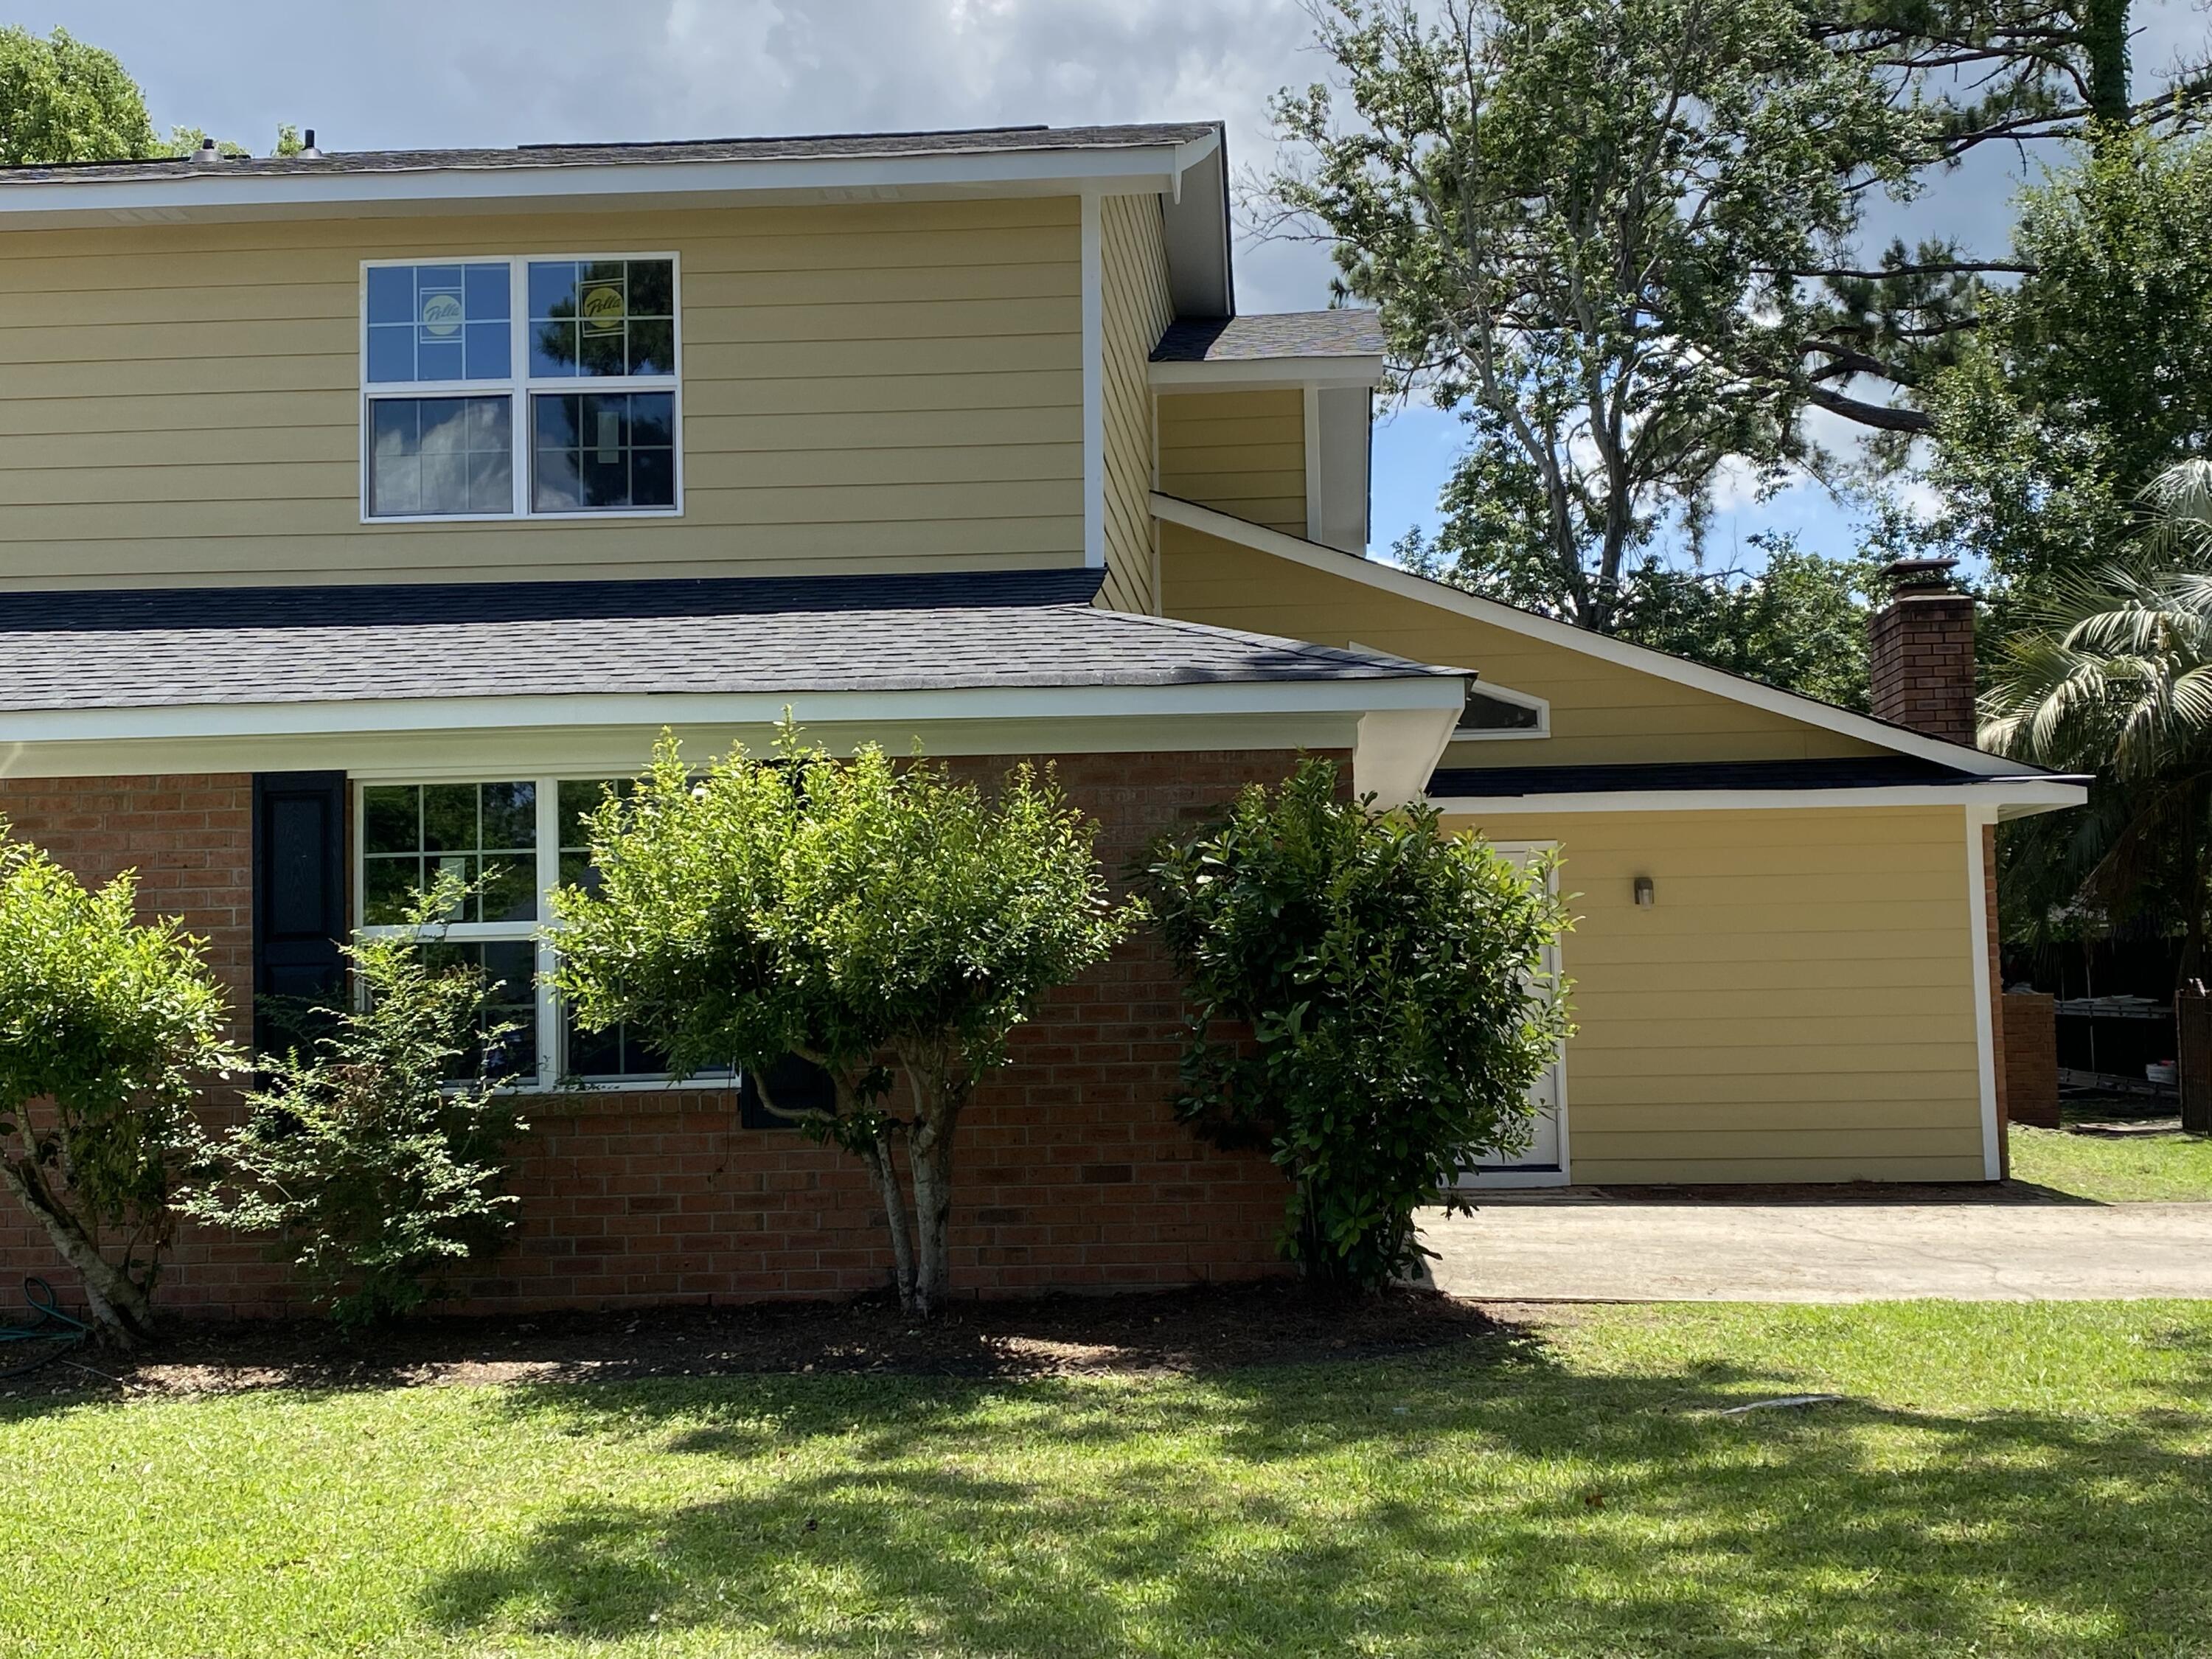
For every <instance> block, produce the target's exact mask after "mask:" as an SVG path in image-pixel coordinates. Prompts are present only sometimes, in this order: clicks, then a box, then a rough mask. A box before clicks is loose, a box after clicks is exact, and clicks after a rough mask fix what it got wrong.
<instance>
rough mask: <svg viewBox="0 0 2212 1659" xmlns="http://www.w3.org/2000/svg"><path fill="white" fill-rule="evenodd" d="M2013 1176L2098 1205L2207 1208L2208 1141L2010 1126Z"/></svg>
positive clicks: (2211, 1148) (2211, 1160)
mask: <svg viewBox="0 0 2212 1659" xmlns="http://www.w3.org/2000/svg"><path fill="white" fill-rule="evenodd" d="M2012 1175H2013V1179H2014V1180H2015V1181H2026V1182H2033V1184H2034V1185H2036V1186H2039V1187H2050V1188H2054V1189H2056V1190H2057V1191H2059V1192H2062V1193H2070V1194H2074V1195H2075V1197H2077V1198H2087V1199H2093V1200H2096V1201H2097V1202H2098V1203H2100V1204H2148V1203H2160V1202H2163V1203H2177V1202H2179V1203H2198V1204H2203V1203H2212V1139H2206V1138H2205V1137H2204V1136H2203V1135H2185V1134H2179V1133H2175V1134H2161V1135H2128V1136H2121V1137H2115V1138H2112V1139H2106V1138H2104V1137H2100V1136H2097V1135H2074V1134H2068V1133H2066V1132H2065V1131H2064V1130H2063V1129H2030V1128H2026V1127H2021V1126H2020V1125H2018V1124H2015V1125H2014V1126H2013V1129H2012Z"/></svg>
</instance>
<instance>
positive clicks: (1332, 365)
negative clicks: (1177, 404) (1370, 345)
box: [1145, 356, 1389, 392]
mask: <svg viewBox="0 0 2212 1659" xmlns="http://www.w3.org/2000/svg"><path fill="white" fill-rule="evenodd" d="M1145 377H1146V379H1147V380H1150V381H1151V382H1152V388H1153V390H1154V391H1157V392H1249V391H1252V390H1254V389H1255V388H1261V387H1267V386H1308V387H1311V388H1313V389H1315V390H1320V389H1321V388H1322V387H1327V386H1352V387H1358V388H1359V389H1361V390H1365V391H1372V390H1373V389H1374V388H1375V387H1376V386H1382V385H1383V384H1385V383H1386V381H1387V380H1388V379H1389V375H1388V374H1386V372H1385V370H1384V367H1383V359H1382V358H1380V357H1352V356H1329V357H1219V358H1209V359H1207V360H1206V362H1195V363H1194V362H1164V363H1152V364H1148V365H1147V366H1146V369H1145Z"/></svg>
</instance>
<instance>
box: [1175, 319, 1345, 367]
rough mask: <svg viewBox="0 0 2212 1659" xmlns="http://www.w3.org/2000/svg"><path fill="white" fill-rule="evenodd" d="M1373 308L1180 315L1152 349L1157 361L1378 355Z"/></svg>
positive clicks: (1200, 361) (1253, 359)
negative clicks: (1260, 314) (1245, 315)
mask: <svg viewBox="0 0 2212 1659" xmlns="http://www.w3.org/2000/svg"><path fill="white" fill-rule="evenodd" d="M1382 355H1383V324H1382V320H1381V319H1380V318H1379V317H1377V315H1376V313H1374V312H1371V311H1284V312H1277V313H1273V314H1272V315H1267V316H1261V317H1178V318H1176V319H1175V321H1173V322H1172V323H1170V324H1169V325H1168V327H1167V332H1165V333H1164V334H1163V335H1161V336H1160V343H1158V345H1156V346H1154V347H1153V348H1152V361H1153V362H1156V363H1224V362H1255V361H1257V360H1260V359H1263V358H1268V357H1379V356H1382Z"/></svg>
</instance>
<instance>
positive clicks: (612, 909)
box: [553, 727, 1133, 1314]
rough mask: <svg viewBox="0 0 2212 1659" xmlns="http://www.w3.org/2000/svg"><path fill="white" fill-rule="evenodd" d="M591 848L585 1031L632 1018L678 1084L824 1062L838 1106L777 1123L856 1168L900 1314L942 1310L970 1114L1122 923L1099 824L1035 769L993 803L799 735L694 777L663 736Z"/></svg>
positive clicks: (566, 970) (581, 931)
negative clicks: (794, 1058) (846, 757)
mask: <svg viewBox="0 0 2212 1659" xmlns="http://www.w3.org/2000/svg"><path fill="white" fill-rule="evenodd" d="M590 836H591V846H592V863H593V866H595V869H596V872H597V881H596V884H595V885H594V886H592V887H591V888H588V889H587V888H582V887H572V888H567V889H564V890H562V891H561V892H560V893H558V894H556V896H555V898H554V902H553V908H554V913H555V915H556V916H558V918H559V919H560V921H561V922H562V926H563V932H562V935H561V968H560V983H561V990H562V995H563V996H564V997H565V998H567V999H568V1003H569V1006H572V1007H573V1008H574V1010H575V1012H576V1017H577V1018H578V1020H579V1021H580V1023H582V1024H584V1025H585V1026H586V1028H587V1029H594V1030H596V1029H603V1028H604V1027H605V1026H608V1025H611V1024H615V1023H616V1022H617V1021H626V1022H629V1024H630V1025H631V1026H632V1027H633V1029H636V1030H642V1031H644V1032H645V1033H647V1034H648V1035H649V1036H651V1037H652V1038H653V1041H654V1042H656V1043H658V1044H659V1046H660V1047H661V1048H663V1049H664V1050H665V1052H666V1053H667V1054H668V1055H669V1056H670V1061H671V1069H672V1070H674V1071H675V1072H677V1073H678V1074H679V1075H681V1074H687V1073H693V1072H697V1071H702V1070H708V1069H711V1068H714V1067H716V1066H724V1065H727V1064H730V1063H732V1062H734V1063H735V1064H737V1065H738V1066H743V1067H745V1068H746V1069H748V1070H750V1071H751V1072H752V1073H753V1074H754V1077H755V1079H757V1080H760V1079H765V1077H766V1076H767V1075H768V1074H769V1070H770V1068H771V1067H772V1066H775V1063H776V1062H777V1061H778V1060H781V1059H782V1058H783V1057H784V1056H785V1055H786V1054H798V1055H799V1056H800V1057H801V1058H802V1059H805V1060H811V1061H812V1062H813V1063H814V1064H815V1065H817V1066H820V1067H822V1069H823V1070H824V1071H825V1072H827V1073H829V1080H830V1083H831V1085H833V1087H834V1091H835V1105H834V1107H832V1108H830V1109H823V1110H809V1111H805V1112H794V1111H792V1110H790V1109H789V1108H788V1107H787V1108H785V1109H784V1111H785V1115H789V1116H792V1117H793V1118H795V1119H796V1120H797V1121H799V1123H800V1125H801V1127H805V1129H807V1130H808V1131H809V1132H810V1133H813V1134H814V1135H816V1136H817V1137H818V1138H820V1139H825V1140H829V1141H832V1142H834V1143H836V1145H838V1146H842V1147H843V1148H845V1149H846V1150H847V1151H848V1152H853V1153H854V1154H856V1155H857V1156H859V1157H860V1158H861V1160H862V1161H863V1163H864V1164H866V1167H867V1170H868V1174H869V1177H870V1179H871V1180H872V1182H874V1183H875V1187H876V1191H877V1194H878V1197H879V1198H880V1199H881V1200H883V1203H884V1212H885V1215H886V1217H887V1218H888V1220H889V1222H890V1238H891V1249H892V1255H893V1259H894V1261H895V1263H896V1273H897V1280H898V1288H899V1295H900V1299H901V1301H902V1304H904V1305H905V1307H906V1308H907V1309H908V1310H909V1311H911V1312H914V1313H917V1314H927V1313H929V1312H931V1311H933V1310H934V1309H936V1308H937V1307H938V1306H939V1304H940V1303H941V1302H942V1300H943V1298H944V1297H945V1293H946V1291H947V1289H948V1288H949V1279H948V1274H949V1258H948V1255H947V1249H946V1231H947V1223H948V1220H949V1218H950V1216H951V1202H952V1200H951V1173H952V1146H953V1136H954V1131H955V1130H956V1129H957V1127H958V1124H959V1119H960V1114H961V1110H962V1109H963V1107H964V1106H965V1105H966V1104H967V1102H968V1099H969V1096H970V1094H971V1093H972V1092H973V1091H974V1090H975V1085H976V1084H977V1082H978V1081H980V1080H981V1078H982V1077H983V1075H984V1073H987V1072H988V1071H990V1070H991V1069H992V1068H993V1067H994V1066H1001V1065H1003V1064H1005V1063H1006V1041H1007V1038H1008V1036H1009V1035H1010V1034H1011V1033H1012V1030H1013V1028H1014V1027H1015V1026H1017V1025H1018V1024H1021V1023H1022V1022H1023V1021H1024V1020H1026V1019H1027V1018H1029V1017H1030V1013H1031V1012H1032V1011H1033V1010H1034V1009H1035V1007H1036V1003H1037V1000H1038V999H1039V998H1040V997H1042V995H1043V994H1045V993H1046V992H1047V991H1048V990H1050V989H1051V988H1052V987H1054V986H1055V985H1060V984H1063V983H1065V982H1066V981H1069V980H1071V979H1073V978H1074V977H1075V976H1076V975H1078V974H1079V973H1081V972H1082V971H1083V970H1084V969H1086V968H1088V967H1090V966H1091V964H1092V963H1096V962H1097V961H1099V960H1100V959H1102V958H1103V957H1104V956H1105V955H1106V953H1107V951H1109V949H1111V948H1112V946H1113V945H1114V943H1115V940H1117V939H1120V938H1121V935H1122V933H1124V932H1125V931H1126V930H1127V927H1128V926H1129V922H1130V920H1131V917H1132V914H1133V913H1132V911H1131V910H1130V909H1129V908H1127V907H1123V908H1118V909H1117V908H1115V907H1114V906H1113V905H1112V904H1110V903H1109V901H1108V899H1107V896H1106V890H1105V883H1104V880H1103V877H1102V876H1101V875H1100V872H1099V870H1098V866H1097V859H1096V857H1095V856H1094V854H1093V852H1092V830H1091V825H1090V824H1089V823H1086V822H1085V820H1084V819H1083V817H1081V815H1080V814H1079V813H1077V812H1075V811H1073V810H1071V809H1070V808H1069V807H1068V805H1066V801H1065V800H1064V799H1062V798H1061V796H1060V792H1059V790H1058V788H1057V787H1055V786H1054V782H1053V781H1052V779H1051V777H1050V775H1046V776H1043V777H1042V778H1040V777H1039V776H1037V775H1035V774H1033V773H1032V772H1030V769H1028V768H1026V767H1022V768H1018V769H1015V770H1014V771H1013V772H1012V773H1011V774H1009V775H1007V776H1006V779H1005V780H1004V781H1002V782H1001V784H1000V787H999V788H998V789H997V791H996V792H995V793H994V794H992V795H990V796H986V795H985V794H984V793H982V792H981V791H980V790H978V789H976V788H975V787H974V786H973V785H971V784H968V783H963V782H957V781H954V780H953V778H952V777H951V775H949V774H948V773H947V772H946V770H945V768H944V767H942V766H941V765H938V764H935V763H931V762H927V761H923V760H920V759H915V760H911V761H902V762H894V761H892V760H891V759H890V757H888V756H886V755H885V754H884V752H883V751H882V750H879V749H877V748H875V747H873V746H869V747H866V748H863V749H862V750H860V752H859V753H858V754H856V755H855V756H854V757H853V758H852V759H851V760H850V761H840V760H837V759H836V758H834V757H831V756H829V754H827V753H825V752H823V751H822V750H811V749H804V748H801V747H800V746H799V743H798V739H797V736H796V734H795V732H793V731H792V730H791V729H790V728H789V727H787V728H786V730H785V732H784V736H783V738H782V742H781V748H780V750H779V754H778V756H777V758H776V759H775V760H774V761H772V762H768V763H757V762H754V761H752V760H750V759H749V758H748V757H746V756H745V754H744V750H737V751H736V752H734V753H732V755H731V756H730V757H728V758H727V759H726V760H722V761H720V762H717V763H715V764H714V766H713V767H712V768H711V769H709V770H708V772H707V773H706V775H704V776H703V777H697V778H695V777H693V776H692V775H690V773H688V772H687V771H686V769H685V768H684V763H683V761H682V759H681V757H679V755H678V751H677V747H676V744H675V741H674V739H673V738H663V739H662V741H661V744H660V746H659V750H657V751H656V753H655V756H654V759H653V768H652V769H651V771H649V772H648V773H647V774H646V775H644V776H643V777H641V778H640V779H639V780H638V781H637V783H636V786H635V788H634V789H633V790H632V791H631V792H630V793H629V794H627V795H625V796H623V797H620V798H614V797H610V798H609V799H607V800H606V801H605V802H604V803H603V804H602V805H600V807H599V810H598V811H596V812H595V813H593V814H592V817H591V819H590ZM763 1099H764V1100H766V1103H767V1104H768V1105H769V1109H771V1110H775V1109H777V1107H776V1103H775V1101H774V1100H772V1099H768V1098H767V1097H766V1094H765V1090H764V1089H763ZM899 1153H903V1154H904V1162H905V1164H906V1168H907V1170H908V1178H909V1179H910V1181H911V1182H912V1186H913V1198H912V1202H911V1204H909V1203H908V1199H907V1196H906V1193H905V1190H904V1188H902V1185H901V1180H900V1173H899V1163H900V1158H899V1157H898V1156H897V1155H898V1154H899ZM909 1215H910V1216H911V1221H909Z"/></svg>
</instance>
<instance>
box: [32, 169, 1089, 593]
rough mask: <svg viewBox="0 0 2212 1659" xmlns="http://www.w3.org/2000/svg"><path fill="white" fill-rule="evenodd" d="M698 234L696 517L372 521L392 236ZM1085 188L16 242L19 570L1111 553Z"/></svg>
mask: <svg viewBox="0 0 2212 1659" xmlns="http://www.w3.org/2000/svg"><path fill="white" fill-rule="evenodd" d="M671 248H672V249H674V250H676V251H677V252H678V254H679V256H680V258H681V268H682V291H683V306H684V311H683V317H682V319H681V337H682V352H683V359H684V396H683V408H684V515H683V516H682V517H681V518H680V519H677V520H639V519H618V520H609V521H607V522H605V523H592V522H585V523H559V524H555V523H528V522H507V523H499V522H493V523H483V524H469V525H408V524H380V525H374V526H364V525H362V523H360V521H359V520H360V498H359V447H360V429H359V428H360V415H359V409H360V386H359V384H358V369H357V364H358V338H359V327H360V319H359V304H360V301H359V267H360V263H361V261H362V260H363V259H370V258H374V259H384V258H414V257H423V258H464V257H467V256H469V255H500V254H508V253H529V252H559V253H575V252H598V251H606V252H649V251H659V250H663V249H671ZM1080 289H1081V271H1080V228H1079V222H1078V217H1077V204H1075V203H1074V202H1073V200H1046V201H1018V202H975V203H957V204H955V203H940V204H871V205H865V206H861V205H854V206H832V207H816V208H773V209H769V208H762V209H747V210H727V211H716V212H687V213H654V214H640V215H625V214H607V215H592V216H580V215H570V216H527V217H525V216H516V217H513V218H495V219H462V218H458V217H456V218H444V219H424V220H404V221H389V222H364V221H359V220H353V221H331V222H307V223H293V224H285V225H276V224H261V225H212V226H173V227H145V228H129V229H114V230H104V231H42V232H28V233H15V234H9V235H8V236H6V237H5V238H0V582H4V583H7V584H9V585H15V586H82V585H85V584H87V583H104V584H110V585H115V586H133V585H143V584H147V583H149V582H174V581H184V582H251V581H270V580H280V581H281V580H301V581H341V580H343V581H356V580H363V579H364V578H367V579H370V580H374V579H377V578H380V577H391V578H394V579H401V580H404V579H410V578H411V579H421V578H423V577H448V578H449V577H452V576H454V575H460V574H465V575H474V576H481V577H489V578H500V577H530V576H545V575H590V576H603V575H697V574H744V573H747V572H753V571H759V572H771V571H779V570H793V569H799V568H810V569H820V568H833V569H852V570H870V569H876V570H881V569H913V568H930V567H945V566H958V567H963V568H975V567H985V566H989V565H994V564H996V565H1001V566H1010V567H1035V566H1038V565H1054V564H1061V565H1065V564H1073V563H1077V562H1080V560H1081V558H1082V548H1083V509H1082V474H1083V453H1082V450H1083V431H1082V397H1083V392H1082V382H1083V375H1082V361H1081V293H1080Z"/></svg>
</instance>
